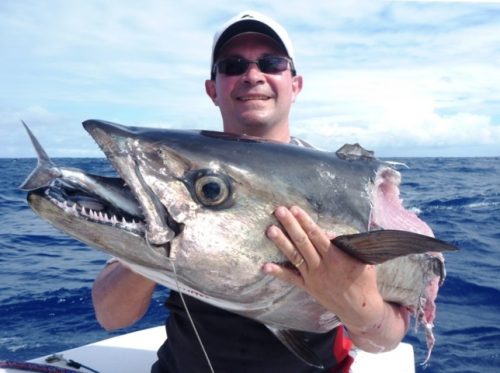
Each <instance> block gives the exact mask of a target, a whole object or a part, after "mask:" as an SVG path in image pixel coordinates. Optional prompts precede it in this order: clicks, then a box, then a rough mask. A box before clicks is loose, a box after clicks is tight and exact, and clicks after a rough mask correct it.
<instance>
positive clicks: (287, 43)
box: [210, 10, 295, 70]
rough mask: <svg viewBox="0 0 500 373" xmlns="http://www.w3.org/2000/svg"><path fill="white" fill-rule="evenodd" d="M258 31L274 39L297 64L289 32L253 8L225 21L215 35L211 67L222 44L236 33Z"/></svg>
mask: <svg viewBox="0 0 500 373" xmlns="http://www.w3.org/2000/svg"><path fill="white" fill-rule="evenodd" d="M245 32H258V33H260V34H264V35H267V36H269V37H271V38H272V39H274V40H275V41H276V42H277V43H278V45H279V46H280V47H281V48H283V50H284V51H285V52H286V54H287V55H288V57H290V58H291V59H292V61H293V62H294V64H295V54H294V53H293V46H292V41H291V40H290V37H289V36H288V33H287V32H286V30H285V28H284V27H283V26H281V25H280V24H279V23H278V22H276V21H275V20H273V19H272V18H269V17H267V16H265V15H263V14H260V13H258V12H255V11H253V10H246V11H244V12H241V13H240V14H238V15H236V16H235V17H233V18H231V19H230V20H229V21H227V22H226V23H224V24H223V25H222V27H221V29H220V30H219V31H217V32H216V33H215V35H214V41H213V44H212V56H211V64H210V69H211V70H212V67H213V65H214V63H215V59H216V58H217V55H218V53H219V52H220V50H221V48H222V46H223V45H224V44H226V43H227V42H228V41H229V40H230V39H232V38H233V37H235V36H236V35H239V34H243V33H245Z"/></svg>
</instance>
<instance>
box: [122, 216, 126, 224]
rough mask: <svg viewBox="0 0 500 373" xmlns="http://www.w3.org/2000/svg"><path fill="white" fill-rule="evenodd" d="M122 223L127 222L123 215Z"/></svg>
mask: <svg viewBox="0 0 500 373" xmlns="http://www.w3.org/2000/svg"><path fill="white" fill-rule="evenodd" d="M122 223H123V224H127V221H126V220H125V218H124V217H123V216H122Z"/></svg>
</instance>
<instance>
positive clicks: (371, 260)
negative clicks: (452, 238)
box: [332, 230, 458, 264]
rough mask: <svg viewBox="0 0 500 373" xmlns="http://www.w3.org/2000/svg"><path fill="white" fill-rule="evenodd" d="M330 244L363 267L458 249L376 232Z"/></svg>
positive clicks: (396, 233)
mask: <svg viewBox="0 0 500 373" xmlns="http://www.w3.org/2000/svg"><path fill="white" fill-rule="evenodd" d="M332 243H333V244H334V245H335V246H336V247H338V248H339V249H340V250H342V251H344V252H345V253H347V254H349V255H351V256H352V257H354V258H356V259H358V260H360V261H362V262H363V263H367V264H379V263H383V262H385V261H387V260H390V259H394V258H397V257H400V256H405V255H409V254H423V253H426V252H430V251H434V252H443V251H455V250H458V249H457V248H456V247H455V246H453V245H451V244H449V243H446V242H444V241H441V240H438V239H436V238H433V237H429V236H424V235H422V234H418V233H413V232H407V231H398V230H380V231H371V232H364V233H357V234H349V235H343V236H338V237H336V238H335V239H333V240H332Z"/></svg>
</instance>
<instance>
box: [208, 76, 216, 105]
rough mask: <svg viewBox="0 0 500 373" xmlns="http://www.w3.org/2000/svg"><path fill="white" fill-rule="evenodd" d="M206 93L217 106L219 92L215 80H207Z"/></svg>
mask: <svg viewBox="0 0 500 373" xmlns="http://www.w3.org/2000/svg"><path fill="white" fill-rule="evenodd" d="M205 92H207V95H208V97H210V98H211V99H212V102H213V103H214V105H215V106H218V103H217V90H216V89H215V80H205Z"/></svg>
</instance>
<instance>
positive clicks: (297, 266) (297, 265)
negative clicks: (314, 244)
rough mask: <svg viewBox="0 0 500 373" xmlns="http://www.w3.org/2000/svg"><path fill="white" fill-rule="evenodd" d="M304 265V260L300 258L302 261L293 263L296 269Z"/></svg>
mask: <svg viewBox="0 0 500 373" xmlns="http://www.w3.org/2000/svg"><path fill="white" fill-rule="evenodd" d="M302 264H304V258H300V260H299V261H298V262H297V263H293V265H294V266H295V268H299V267H300V266H301V265H302Z"/></svg>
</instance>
